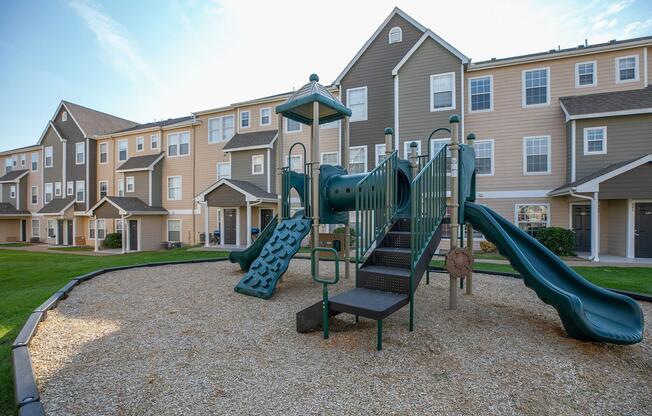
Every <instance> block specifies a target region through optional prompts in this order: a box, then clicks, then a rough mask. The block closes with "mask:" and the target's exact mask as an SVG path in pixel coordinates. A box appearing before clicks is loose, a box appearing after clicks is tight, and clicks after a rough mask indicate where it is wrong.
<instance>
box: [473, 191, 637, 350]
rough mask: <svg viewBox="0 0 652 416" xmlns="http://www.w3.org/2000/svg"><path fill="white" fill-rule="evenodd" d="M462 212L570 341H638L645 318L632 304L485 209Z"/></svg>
mask: <svg viewBox="0 0 652 416" xmlns="http://www.w3.org/2000/svg"><path fill="white" fill-rule="evenodd" d="M464 208H465V211H464V219H465V220H466V221H467V222H469V223H470V224H471V225H473V227H474V228H476V229H478V230H479V231H481V232H482V233H483V234H484V235H485V237H486V238H487V240H489V241H491V242H493V243H494V244H495V245H496V246H497V247H498V249H499V250H500V252H501V253H502V254H503V255H505V256H506V257H507V258H508V259H509V261H510V263H511V264H512V266H513V267H514V268H515V269H516V270H518V272H519V273H520V274H521V276H522V277H523V282H524V283H525V285H526V286H527V287H529V288H530V289H532V290H534V291H535V292H536V294H537V296H538V297H539V298H540V299H541V300H542V301H544V302H545V303H547V304H549V305H551V306H553V307H554V308H555V309H556V310H557V313H558V314H559V317H560V318H561V321H562V323H563V325H564V328H565V329H566V332H567V333H568V335H569V336H571V337H573V338H577V339H579V340H583V341H599V342H609V343H613V344H635V343H637V342H640V341H641V340H642V338H643V312H642V310H641V307H640V306H639V305H638V303H636V301H634V300H633V299H631V298H629V297H628V296H624V295H621V294H618V293H614V292H611V291H609V290H606V289H603V288H601V287H599V286H596V285H594V284H593V283H591V282H589V281H587V280H586V279H584V278H583V277H582V276H580V275H579V274H578V273H577V272H575V271H574V270H573V269H571V268H570V267H568V266H567V265H566V264H565V263H564V262H563V261H562V260H561V259H559V258H558V257H557V256H556V255H554V254H553V253H552V252H551V251H550V250H548V249H547V248H546V247H544V246H543V245H542V244H541V243H539V242H538V241H537V240H535V239H534V238H532V237H531V236H530V235H528V234H527V233H525V232H523V231H522V230H521V229H520V228H518V227H517V226H515V225H514V224H512V223H511V222H509V221H507V220H506V219H505V218H503V217H501V216H500V215H498V214H496V213H495V212H493V211H492V210H490V209H489V208H487V207H484V206H482V205H478V204H475V203H473V202H468V201H467V202H466V203H465V207H464Z"/></svg>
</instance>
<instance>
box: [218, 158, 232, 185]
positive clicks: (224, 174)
mask: <svg viewBox="0 0 652 416" xmlns="http://www.w3.org/2000/svg"><path fill="white" fill-rule="evenodd" d="M220 179H231V162H218V163H217V180H218V181H219V180H220Z"/></svg>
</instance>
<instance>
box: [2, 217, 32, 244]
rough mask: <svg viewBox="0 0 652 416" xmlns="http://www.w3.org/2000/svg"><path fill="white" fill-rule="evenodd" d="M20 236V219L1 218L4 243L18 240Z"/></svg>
mask: <svg viewBox="0 0 652 416" xmlns="http://www.w3.org/2000/svg"><path fill="white" fill-rule="evenodd" d="M28 225H29V224H28ZM19 238H20V220H17V219H12V220H3V219H0V241H1V242H3V243H11V242H14V241H18V239H19Z"/></svg>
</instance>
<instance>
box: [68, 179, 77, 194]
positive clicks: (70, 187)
mask: <svg viewBox="0 0 652 416" xmlns="http://www.w3.org/2000/svg"><path fill="white" fill-rule="evenodd" d="M74 194H75V182H73V181H68V182H66V196H71V195H74Z"/></svg>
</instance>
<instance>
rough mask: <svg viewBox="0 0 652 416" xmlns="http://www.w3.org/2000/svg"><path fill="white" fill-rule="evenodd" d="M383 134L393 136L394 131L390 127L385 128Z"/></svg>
mask: <svg viewBox="0 0 652 416" xmlns="http://www.w3.org/2000/svg"><path fill="white" fill-rule="evenodd" d="M385 134H391V135H393V134H394V129H392V128H391V127H385Z"/></svg>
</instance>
